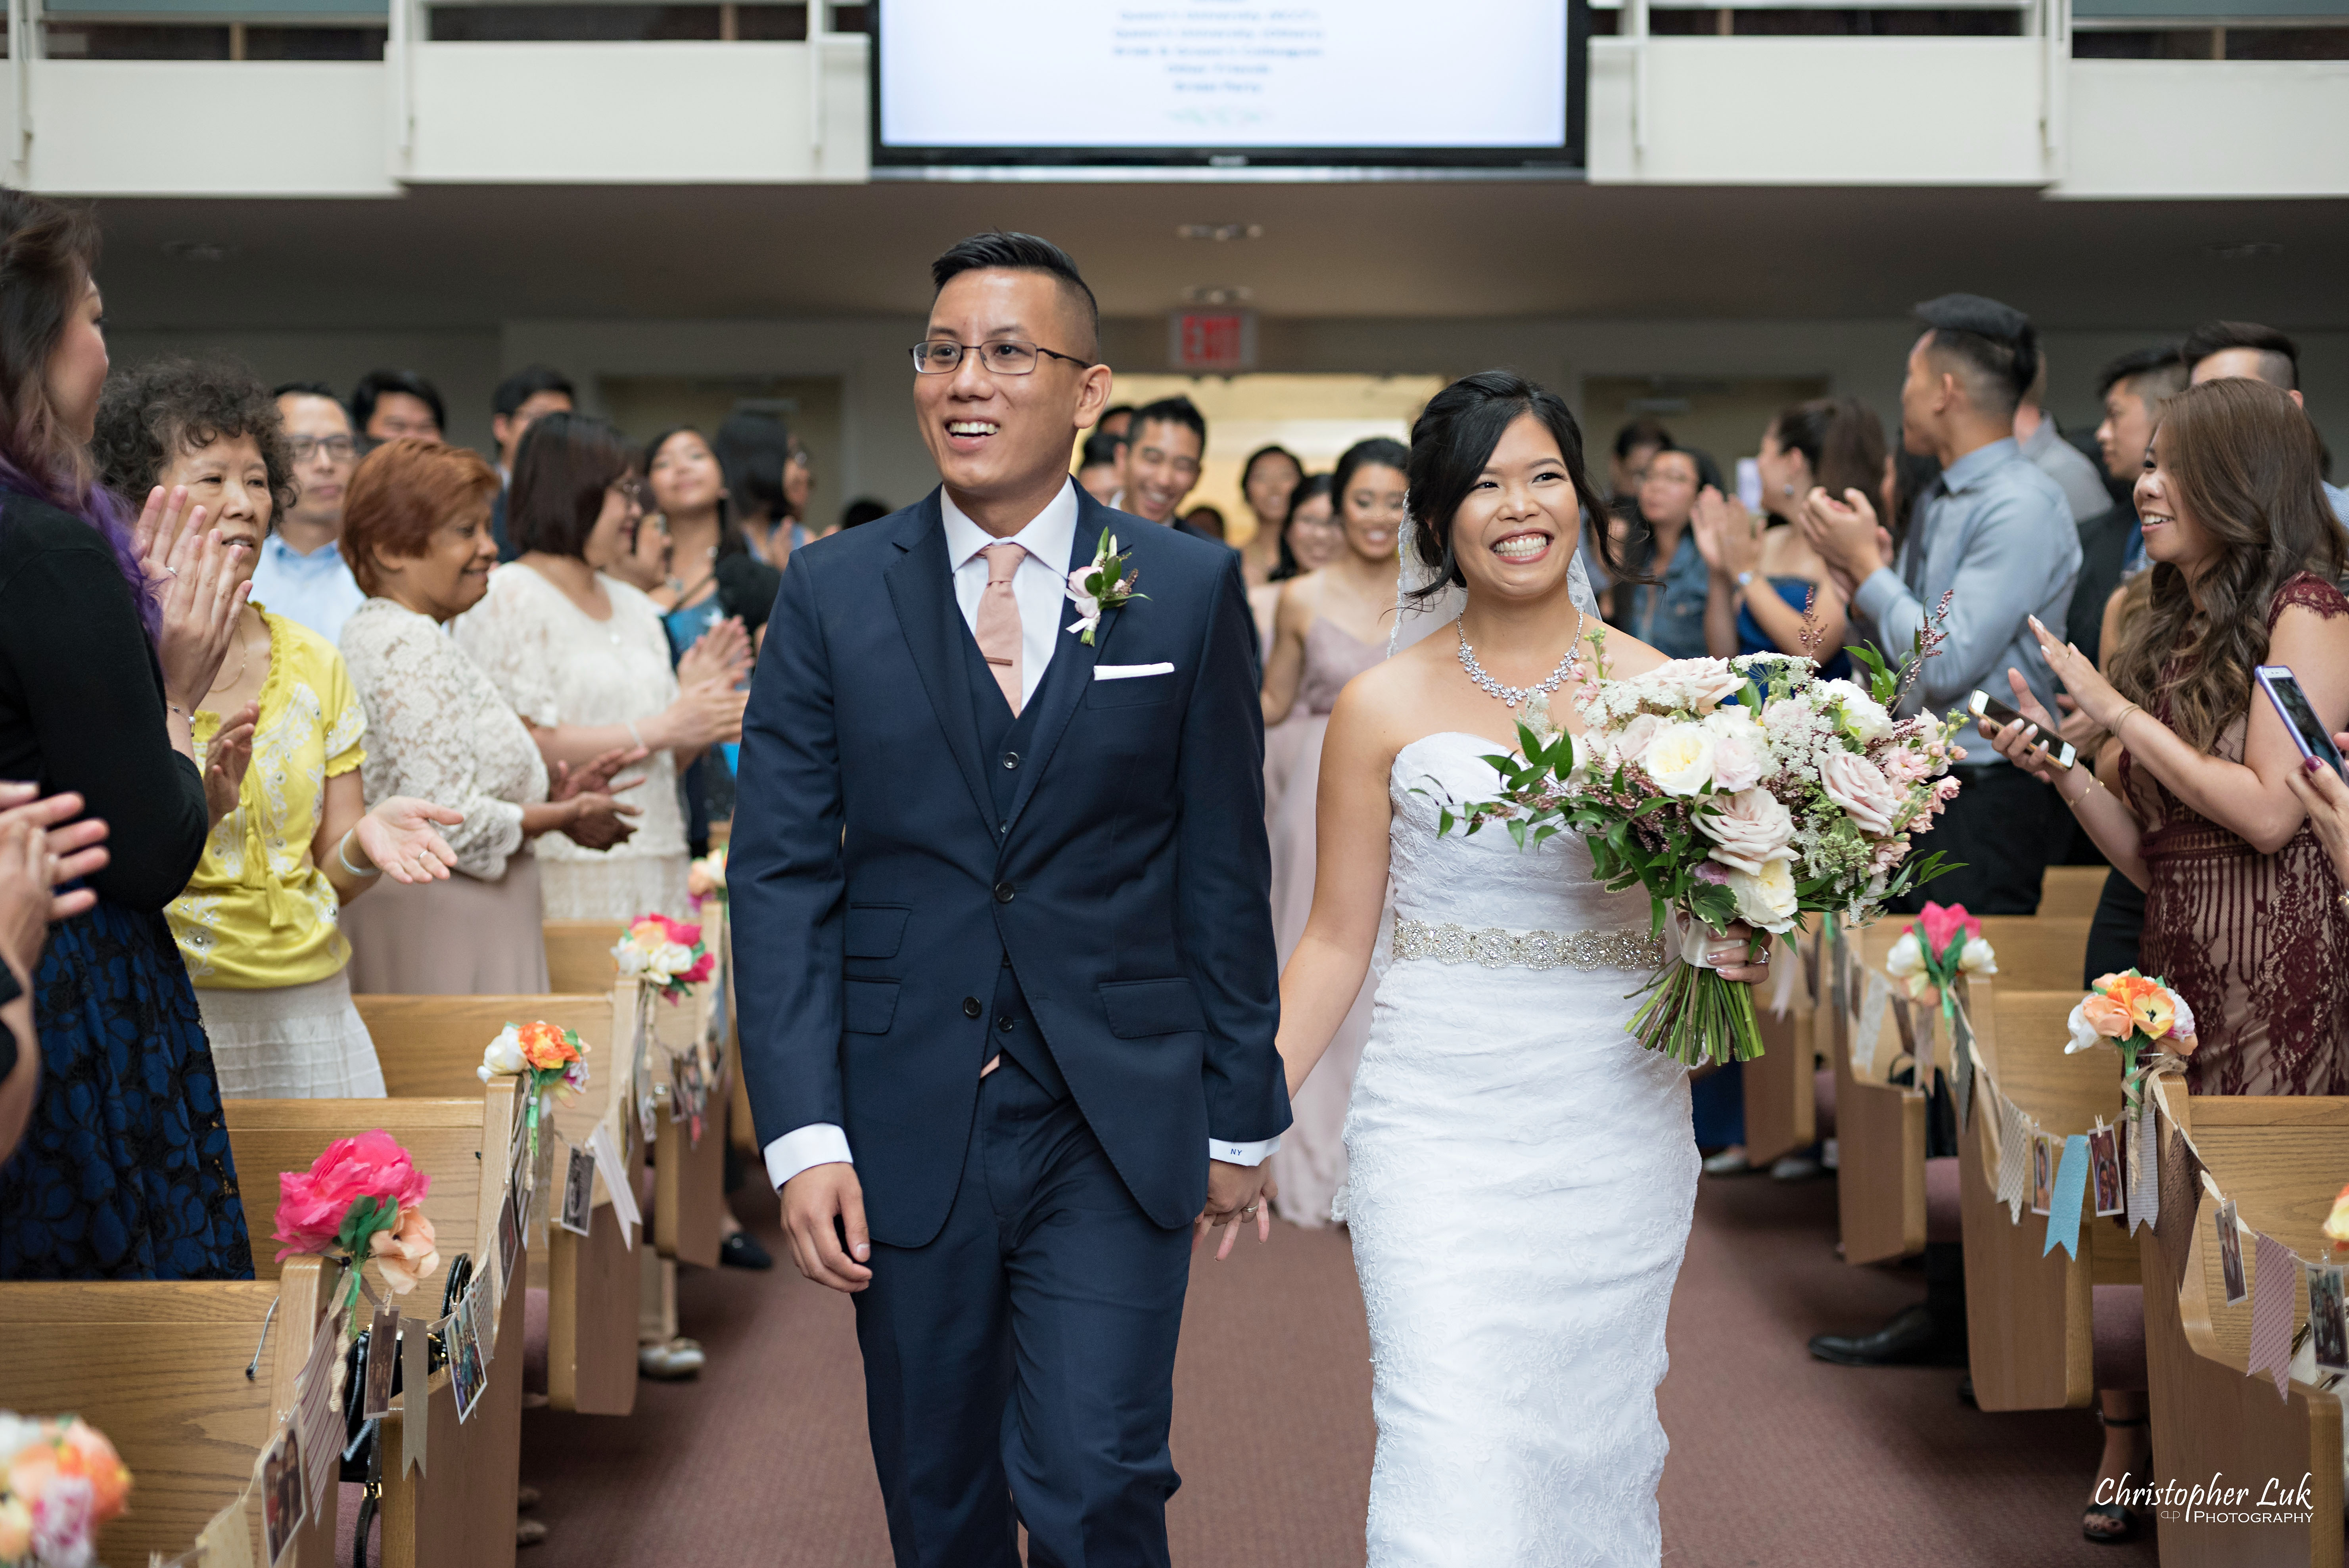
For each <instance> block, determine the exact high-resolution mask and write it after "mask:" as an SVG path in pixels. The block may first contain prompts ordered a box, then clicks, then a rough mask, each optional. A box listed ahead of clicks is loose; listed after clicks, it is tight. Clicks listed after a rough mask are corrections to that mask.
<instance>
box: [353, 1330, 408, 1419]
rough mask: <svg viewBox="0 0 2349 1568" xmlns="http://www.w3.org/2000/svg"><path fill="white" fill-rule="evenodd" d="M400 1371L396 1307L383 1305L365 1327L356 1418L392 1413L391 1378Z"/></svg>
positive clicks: (375, 1416)
mask: <svg viewBox="0 0 2349 1568" xmlns="http://www.w3.org/2000/svg"><path fill="white" fill-rule="evenodd" d="M398 1369H399V1308H398V1307H397V1306H394V1305H390V1304H389V1303H386V1304H385V1305H382V1306H379V1307H378V1308H376V1312H375V1321H374V1322H373V1323H371V1324H369V1325H368V1326H367V1366H366V1367H365V1368H364V1369H363V1370H362V1372H361V1374H360V1379H359V1392H360V1396H361V1398H360V1400H359V1418H360V1419H362V1420H373V1419H375V1418H377V1417H378V1416H382V1415H388V1414H389V1413H390V1410H391V1380H392V1375H393V1374H394V1373H395V1372H397V1371H398Z"/></svg>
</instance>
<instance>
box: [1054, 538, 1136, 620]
mask: <svg viewBox="0 0 2349 1568" xmlns="http://www.w3.org/2000/svg"><path fill="white" fill-rule="evenodd" d="M1138 575H1140V574H1139V573H1133V572H1128V571H1127V570H1126V569H1125V557H1124V556H1123V554H1121V553H1120V552H1119V551H1118V548H1117V536H1116V535H1115V534H1113V533H1112V532H1110V531H1108V530H1107V529H1103V530H1102V536H1101V548H1100V549H1099V550H1097V551H1095V552H1093V563H1092V565H1091V566H1080V567H1078V568H1077V569H1076V570H1075V571H1074V572H1071V573H1069V586H1068V594H1069V603H1071V604H1074V605H1075V606H1076V607H1077V618H1076V619H1075V620H1073V621H1071V622H1070V623H1069V624H1068V630H1070V631H1071V632H1082V633H1083V634H1084V636H1083V637H1082V638H1081V639H1080V640H1081V642H1083V644H1084V645H1085V646H1087V647H1089V648H1090V647H1092V645H1093V634H1094V633H1095V632H1096V631H1098V630H1100V629H1101V618H1102V611H1104V610H1114V609H1116V608H1117V607H1118V606H1119V605H1121V604H1124V603H1130V602H1132V601H1133V600H1135V599H1147V598H1149V597H1150V595H1149V594H1147V593H1135V592H1134V591H1133V580H1134V578H1135V577H1136V576H1138Z"/></svg>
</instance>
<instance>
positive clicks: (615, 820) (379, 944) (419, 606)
mask: <svg viewBox="0 0 2349 1568" xmlns="http://www.w3.org/2000/svg"><path fill="white" fill-rule="evenodd" d="M497 494H498V478H497V474H496V473H495V471H494V470H492V469H491V468H490V466H489V465H488V464H487V463H485V462H483V461H482V460H481V459H480V458H479V457H477V456H475V455H474V454H473V453H471V452H470V451H468V450H466V449H464V448H462V447H443V446H432V445H429V444H427V443H425V442H421V441H393V442H391V443H389V444H388V445H387V446H384V447H381V448H378V449H377V450H376V451H375V452H374V453H372V454H371V455H369V457H368V458H367V461H366V462H365V463H363V464H362V465H360V468H359V471H358V475H357V478H356V479H354V480H352V483H351V500H350V505H349V507H348V508H347V515H346V518H345V521H344V533H343V538H344V544H345V547H346V548H347V551H348V552H349V554H350V559H351V564H352V568H353V570H354V571H355V572H356V573H357V575H358V579H359V583H360V585H361V586H362V587H364V588H365V589H366V590H367V593H368V594H369V597H368V598H367V602H366V603H363V604H361V605H360V606H359V608H358V610H357V612H356V613H354V614H352V616H351V618H350V620H349V622H348V623H347V624H345V626H344V627H343V656H344V658H345V659H346V660H347V661H348V662H349V665H350V671H351V684H352V686H354V687H355V688H356V689H357V692H358V696H359V701H360V703H361V705H362V706H364V707H366V709H367V761H366V762H365V763H364V764H363V765H362V766H361V768H360V777H361V778H362V779H365V780H366V784H367V798H368V799H384V798H386V797H388V796H394V795H411V796H416V797H418V798H420V799H427V800H432V801H435V802H438V803H439V804H440V805H443V806H449V807H453V808H454V809H455V810H458V811H459V812H460V813H461V814H462V815H463V817H464V820H463V821H462V822H461V823H460V824H459V825H457V826H454V827H451V828H450V829H449V830H448V832H447V838H448V841H449V845H450V849H451V850H452V851H454V852H455V854H456V861H455V870H456V872H457V873H458V874H457V875H455V876H452V877H450V879H449V880H448V881H446V882H421V883H416V884H413V885H410V886H405V887H398V886H395V887H387V888H385V889H384V890H383V891H382V892H380V893H378V895H377V896H376V897H375V898H373V899H370V900H368V901H367V903H366V904H365V905H364V906H362V907H360V908H358V909H355V910H353V911H351V912H350V913H349V915H348V916H347V919H346V921H345V923H344V925H345V931H346V934H347V935H348V936H349V938H350V943H351V975H352V979H353V982H354V984H355V985H357V987H358V989H359V990H360V991H362V992H366V993H382V992H391V993H398V994H400V995H526V994H530V993H534V992H540V991H543V990H545V989H546V988H547V973H546V944H545V940H544V933H543V922H544V920H545V904H544V900H543V895H542V893H541V890H540V884H539V861H538V857H537V856H536V855H535V854H534V853H533V851H532V846H533V842H535V841H538V840H539V839H541V838H542V837H543V836H544V835H546V834H550V833H559V834H562V835H563V836H564V837H566V838H568V839H569V840H570V841H572V842H573V843H574V844H576V845H578V846H580V847H581V848H583V849H587V850H592V851H601V850H606V849H609V848H611V847H612V846H613V845H615V844H618V843H622V842H624V841H626V839H627V837H628V835H629V833H630V832H631V831H633V827H632V824H631V819H633V818H635V817H636V816H637V815H638V814H639V811H640V810H641V809H640V808H638V807H636V806H629V805H622V804H620V803H618V802H617V801H616V800H614V799H613V798H612V794H611V791H613V790H614V789H629V788H631V787H633V786H634V785H635V784H636V783H637V782H639V780H637V779H621V780H618V781H616V782H615V781H614V780H613V779H612V778H611V775H612V773H613V771H614V770H615V769H617V768H620V767H622V766H625V765H626V764H627V763H630V762H634V761H636V760H639V759H641V758H643V756H644V753H643V752H642V751H641V750H636V749H634V748H626V749H616V750H613V751H611V752H608V753H606V754H605V756H603V757H600V758H594V759H592V760H591V761H589V762H588V763H587V764H586V765H585V766H584V767H582V768H580V769H577V770H576V771H571V770H567V769H564V768H562V767H560V766H559V765H558V767H557V768H556V769H554V779H553V789H551V790H550V788H549V783H550V779H549V769H548V768H547V766H546V763H545V760H544V759H543V758H542V757H541V756H540V755H539V750H538V747H537V745H536V744H535V743H534V742H533V740H532V739H531V735H530V731H529V729H528V728H527V727H525V726H524V725H523V721H522V719H521V717H520V716H518V715H517V714H516V713H515V712H514V710H513V707H512V705H511V704H510V703H508V702H507V701H506V699H505V696H504V694H502V692H500V691H499V690H498V687H497V685H496V683H494V682H493V681H492V680H491V679H490V677H489V676H487V675H485V674H483V673H482V670H481V666H480V665H476V664H475V663H474V662H473V661H472V659H471V657H470V656H468V655H467V654H466V653H465V651H464V649H462V648H461V647H460V646H458V645H457V643H456V641H455V639H453V638H451V637H450V636H449V635H447V634H446V633H445V631H444V630H443V628H445V627H446V626H447V624H449V622H450V621H451V620H454V619H455V618H456V617H457V616H458V615H460V614H463V613H464V612H465V611H467V610H470V609H471V608H472V607H473V606H474V605H475V604H477V603H480V602H481V596H482V594H484V593H487V592H488V591H489V583H490V573H491V569H492V568H493V567H494V566H496V564H497V559H498V552H497V539H496V535H495V534H494V532H493V531H492V529H491V527H490V513H491V508H492V502H493V500H495V498H496V496H497Z"/></svg>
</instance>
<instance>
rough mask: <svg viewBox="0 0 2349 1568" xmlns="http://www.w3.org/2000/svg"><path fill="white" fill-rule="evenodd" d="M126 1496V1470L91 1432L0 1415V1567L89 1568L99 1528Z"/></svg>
mask: <svg viewBox="0 0 2349 1568" xmlns="http://www.w3.org/2000/svg"><path fill="white" fill-rule="evenodd" d="M129 1497H130V1470H129V1467H128V1466H126V1465H125V1464H124V1463H123V1462H122V1457H121V1456H120V1455H119V1454H117V1453H116V1452H115V1451H114V1445H113V1444H112V1443H109V1442H108V1441H107V1440H106V1438H105V1435H104V1434H103V1433H101V1432H99V1431H98V1429H97V1428H95V1427H93V1426H91V1425H90V1424H89V1423H88V1422H87V1421H85V1420H83V1419H82V1418H79V1417H78V1416H59V1417H56V1418H49V1419H37V1418H36V1419H28V1418H25V1417H23V1416H17V1415H13V1414H11V1413H9V1412H8V1411H5V1410H0V1568H88V1564H89V1563H92V1562H94V1561H95V1560H96V1559H95V1556H94V1553H95V1551H96V1542H97V1536H98V1526H99V1525H101V1524H104V1523H106V1522H108V1521H109V1520H111V1519H113V1518H115V1517H116V1516H117V1515H119V1514H120V1513H121V1512H122V1511H123V1508H124V1507H125V1505H126V1504H127V1503H128V1502H129Z"/></svg>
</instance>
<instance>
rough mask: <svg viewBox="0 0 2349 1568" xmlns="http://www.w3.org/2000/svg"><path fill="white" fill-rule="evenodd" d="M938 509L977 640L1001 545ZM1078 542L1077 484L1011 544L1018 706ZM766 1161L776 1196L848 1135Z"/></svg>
mask: <svg viewBox="0 0 2349 1568" xmlns="http://www.w3.org/2000/svg"><path fill="white" fill-rule="evenodd" d="M938 504H939V506H940V508H941V509H942V510H943V511H944V512H945V514H946V525H947V562H948V564H949V566H950V567H951V569H952V570H953V572H954V590H955V603H956V605H957V607H958V608H959V609H960V610H961V611H962V619H963V624H965V625H967V626H968V627H969V628H970V631H971V635H972V636H974V637H976V636H977V635H978V600H979V595H980V594H982V593H985V592H986V591H987V557H986V556H985V555H984V554H982V553H981V552H983V551H985V550H986V548H987V547H988V545H990V544H1001V543H1004V542H1006V541H1004V540H1001V539H998V538H997V537H996V536H995V535H993V534H991V533H989V532H988V531H987V530H985V529H983V528H981V527H979V526H978V524H977V523H975V522H973V521H971V520H970V518H969V517H968V515H967V514H966V513H965V512H964V511H963V510H962V509H961V508H960V507H958V506H957V505H955V503H954V497H953V496H951V495H949V494H947V492H946V491H945V490H940V491H939V492H938ZM1076 537H1077V486H1076V481H1075V480H1071V481H1069V482H1068V483H1067V484H1064V485H1062V486H1061V488H1060V490H1058V491H1057V492H1056V493H1055V494H1054V495H1053V497H1052V499H1051V500H1049V501H1046V502H1045V503H1044V510H1043V511H1040V512H1038V513H1037V514H1036V515H1035V516H1034V517H1033V518H1031V519H1030V520H1029V521H1028V525H1027V526H1026V527H1024V528H1022V529H1021V530H1020V531H1019V532H1017V533H1015V534H1012V535H1010V536H1009V542H1010V543H1013V544H1017V545H1019V546H1020V548H1022V549H1023V550H1025V551H1026V552H1027V553H1026V554H1025V555H1022V556H1021V557H1020V558H1019V566H1018V568H1017V569H1015V570H1014V571H1013V573H1012V574H1011V592H1012V594H1013V595H1014V596H1015V597H1016V598H1017V599H1018V600H1019V702H1020V706H1021V707H1026V706H1027V705H1028V703H1029V702H1030V701H1031V700H1032V699H1033V698H1034V697H1035V696H1036V687H1037V686H1038V685H1039V684H1040V683H1041V682H1042V680H1043V678H1044V669H1045V666H1046V665H1050V663H1051V662H1052V650H1053V649H1055V648H1057V647H1059V646H1060V645H1061V636H1062V634H1063V632H1064V631H1065V630H1066V628H1067V625H1068V623H1069V621H1071V620H1073V619H1075V618H1076V606H1075V605H1073V604H1072V603H1070V602H1069V596H1068V593H1067V588H1068V580H1069V579H1068V573H1069V567H1068V564H1067V562H1068V561H1069V559H1070V557H1071V554H1073V553H1074V552H1075V549H1076ZM1064 617H1065V618H1064ZM1279 1147H1280V1140H1279V1139H1278V1137H1273V1138H1268V1139H1265V1140H1262V1141H1261V1142H1257V1143H1231V1142H1227V1141H1225V1140H1220V1139H1215V1138H1210V1139H1209V1140H1207V1158H1208V1159H1210V1160H1220V1161H1224V1162H1225V1163H1226V1164H1227V1165H1261V1164H1263V1163H1264V1161H1265V1160H1266V1159H1267V1158H1268V1156H1270V1155H1271V1153H1272V1152H1273V1150H1277V1149H1278V1148H1279ZM766 1157H767V1175H768V1177H769V1178H770V1179H771V1181H773V1182H774V1184H775V1186H776V1187H777V1189H779V1190H780V1189H781V1186H782V1184H783V1183H784V1182H786V1181H790V1180H791V1179H792V1177H794V1176H796V1175H798V1174H799V1173H800V1172H801V1171H805V1170H807V1169H808V1168H809V1167H810V1166H812V1165H834V1164H854V1162H855V1161H854V1157H853V1156H852V1155H851V1154H850V1153H849V1150H848V1134H847V1133H846V1132H845V1131H843V1130H842V1129H841V1128H840V1127H839V1126H838V1125H837V1124H835V1123H833V1122H829V1121H812V1122H810V1123H808V1125H806V1126H805V1127H800V1128H794V1129H793V1130H791V1131H789V1132H786V1133H784V1134H783V1135H782V1136H781V1138H778V1139H776V1140H774V1141H773V1142H771V1143H770V1144H768V1145H767V1148H766Z"/></svg>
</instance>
